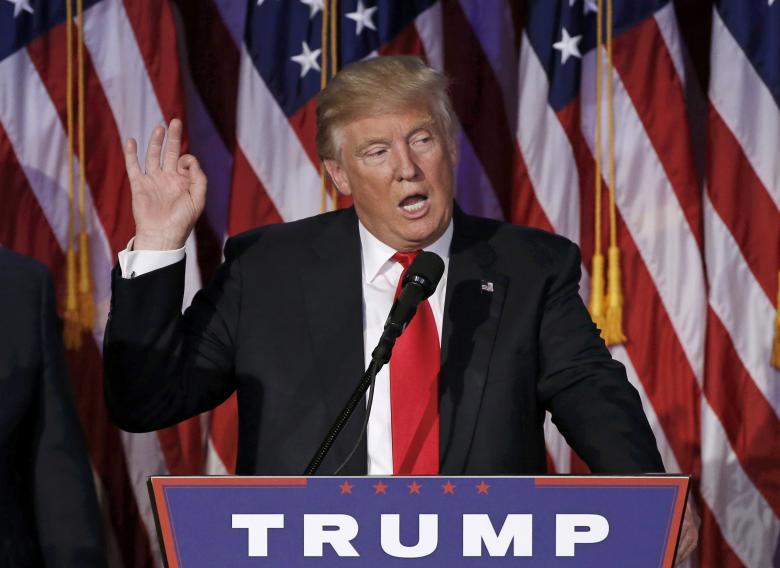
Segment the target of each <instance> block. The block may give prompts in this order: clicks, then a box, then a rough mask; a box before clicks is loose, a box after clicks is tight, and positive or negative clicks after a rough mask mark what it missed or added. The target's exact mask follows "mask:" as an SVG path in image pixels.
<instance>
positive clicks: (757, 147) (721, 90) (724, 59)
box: [709, 9, 780, 209]
mask: <svg viewBox="0 0 780 568" xmlns="http://www.w3.org/2000/svg"><path fill="white" fill-rule="evenodd" d="M712 13H713V16H712V57H711V61H712V65H711V66H710V67H711V72H710V90H709V94H710V100H711V101H712V104H713V106H714V107H715V109H716V110H717V111H718V114H719V115H720V117H721V118H722V119H723V121H724V122H725V123H726V125H727V126H728V128H729V130H731V132H732V133H733V134H734V136H735V137H736V139H737V141H738V142H739V145H740V146H741V147H742V149H743V151H744V152H745V155H746V156H747V159H748V161H749V162H750V165H751V166H752V167H753V170H754V171H755V172H756V175H757V176H758V179H759V180H761V183H762V185H763V186H764V187H765V188H766V190H767V192H768V193H769V195H770V196H771V198H772V200H773V201H774V202H775V205H776V206H777V208H778V209H780V160H779V159H778V157H777V149H778V147H779V146H780V109H778V107H777V104H776V103H775V100H774V99H773V98H772V95H771V93H770V92H769V88H768V87H767V86H766V84H765V83H764V82H763V81H762V80H761V77H759V75H758V73H756V70H755V69H754V68H753V66H752V65H751V63H750V61H749V60H748V59H747V56H746V55H745V53H744V51H742V48H741V47H740V46H739V44H738V43H737V42H736V40H735V39H734V37H733V36H732V35H731V32H729V30H728V29H727V28H726V26H725V24H724V23H723V20H721V18H720V14H718V11H717V10H715V9H713V11H712ZM745 109H750V111H749V112H745Z"/></svg>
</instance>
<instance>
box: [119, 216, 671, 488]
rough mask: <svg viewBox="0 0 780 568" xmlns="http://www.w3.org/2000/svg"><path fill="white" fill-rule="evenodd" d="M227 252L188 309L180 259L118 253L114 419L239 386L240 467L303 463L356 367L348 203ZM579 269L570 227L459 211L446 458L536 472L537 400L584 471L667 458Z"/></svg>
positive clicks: (451, 464)
mask: <svg viewBox="0 0 780 568" xmlns="http://www.w3.org/2000/svg"><path fill="white" fill-rule="evenodd" d="M225 256H226V262H225V264H224V265H223V266H222V267H221V268H220V270H219V272H218V275H217V276H216V278H215V280H214V281H213V282H212V283H211V284H209V286H208V287H206V288H205V289H204V290H203V291H201V292H200V293H199V294H198V295H197V296H196V297H195V299H194V301H193V304H192V306H191V307H190V308H189V309H188V310H187V311H186V312H185V314H184V316H183V317H180V315H179V311H180V306H181V301H182V293H183V286H184V262H183V261H182V262H180V263H178V264H175V265H172V266H169V267H167V268H164V269H160V270H156V271H154V272H152V273H149V274H146V275H143V276H141V277H138V278H134V279H122V278H121V275H120V273H119V269H118V268H117V269H115V271H114V274H113V284H112V285H113V295H112V308H111V316H110V321H109V324H108V328H107V330H106V340H105V349H104V357H105V358H104V361H105V393H106V399H107V402H108V406H109V409H110V411H111V414H112V416H113V417H114V419H115V420H116V422H117V424H118V425H119V426H120V427H122V428H124V429H126V430H130V431H147V430H153V429H157V428H162V427H164V426H169V425H171V424H174V423H176V422H178V421H180V420H182V419H184V418H187V417H189V416H193V415H195V414H197V413H199V412H202V411H205V410H207V409H210V408H212V407H214V406H215V405H217V404H219V403H220V402H222V401H223V400H225V399H226V398H227V397H228V396H229V395H230V394H231V393H232V392H233V391H234V390H237V391H238V405H239V445H238V464H237V465H238V467H237V470H238V472H239V473H242V474H272V475H275V474H300V473H302V472H303V470H304V469H305V467H306V465H307V463H308V461H309V459H310V458H311V456H312V454H313V453H314V452H315V450H316V449H317V447H318V446H319V444H320V442H321V439H322V437H323V436H324V434H325V433H326V432H327V430H328V428H329V427H330V425H331V423H332V421H333V420H334V418H335V417H336V416H337V414H338V413H339V411H340V410H341V408H342V406H343V404H344V403H345V401H346V400H347V399H348V398H349V396H350V394H351V392H352V390H353V389H354V387H355V386H356V384H357V382H358V381H359V378H360V376H361V374H362V372H363V365H364V360H363V322H362V317H361V314H362V305H361V301H362V285H361V281H362V270H361V256H360V238H359V234H358V224H357V216H356V214H355V212H354V210H353V209H348V210H344V211H338V212H335V213H328V214H324V215H319V216H317V217H313V218H309V219H304V220H302V221H298V222H294V223H288V224H284V225H276V226H268V227H263V228H260V229H256V230H254V231H250V232H248V233H245V234H243V235H240V236H237V237H235V238H233V239H231V240H229V241H228V243H227V245H226V248H225ZM579 278H580V255H579V251H578V249H577V247H576V246H575V245H574V244H572V243H571V242H569V241H568V240H566V239H564V238H562V237H559V236H555V235H551V234H548V233H545V232H542V231H538V230H534V229H528V228H522V227H517V226H513V225H509V224H505V223H500V222H497V221H492V220H488V219H480V218H477V217H471V216H467V215H465V214H462V213H460V212H459V211H458V212H457V213H456V216H455V225H454V234H453V242H452V247H451V255H450V263H449V275H448V279H447V292H446V301H445V307H444V324H443V331H442V352H441V358H442V359H441V375H440V395H439V396H440V398H439V401H440V403H439V410H440V421H441V422H440V452H441V456H440V459H441V461H440V464H441V472H442V473H446V474H521V473H528V474H536V473H542V472H544V471H545V467H546V459H545V447H544V438H543V432H542V424H543V421H544V412H545V410H550V411H551V412H552V416H553V419H554V421H555V423H556V424H557V426H558V428H559V429H560V430H561V432H562V433H563V434H564V436H565V437H566V439H567V440H568V442H569V443H570V444H571V445H572V446H573V447H574V449H575V450H576V451H577V452H578V453H579V454H580V455H581V456H582V457H583V459H585V461H586V462H587V463H588V464H589V465H590V467H591V468H592V469H593V471H594V472H615V473H618V472H647V471H656V472H657V471H662V470H663V465H662V463H661V459H660V456H659V454H658V451H657V449H656V445H655V439H654V437H653V434H652V432H651V430H650V428H649V426H648V423H647V420H646V418H645V415H644V413H643V411H642V407H641V404H640V401H639V397H638V396H637V393H636V391H635V390H634V389H633V387H631V385H630V384H629V383H628V381H627V379H626V375H625V370H624V368H623V367H622V365H620V363H618V362H616V361H614V360H612V358H611V357H610V355H609V352H608V351H607V349H606V348H605V346H604V343H603V342H602V340H601V339H600V337H599V335H598V332H597V330H596V328H595V326H594V325H593V323H592V322H591V319H590V317H589V315H588V312H587V310H586V309H585V307H584V306H583V303H582V301H581V299H580V297H579V295H578V285H579ZM488 282H491V283H492V284H493V291H492V292H489V291H487V290H483V283H485V284H487V283H488ZM486 287H488V288H489V286H486ZM371 347H373V346H369V348H371ZM364 413H365V409H364V408H363V405H359V406H358V409H357V411H356V416H355V415H353V417H352V419H351V421H350V422H349V423H348V425H347V427H346V428H345V430H344V432H342V434H341V436H340V438H339V439H338V440H337V441H336V443H335V445H334V447H333V449H332V450H331V452H330V454H329V455H328V457H327V458H326V460H325V462H324V463H323V466H322V467H321V469H320V472H321V473H323V474H327V473H331V472H333V470H334V469H335V467H336V466H337V464H339V463H341V461H342V460H343V459H344V458H345V456H346V454H347V452H348V451H349V449H350V448H351V447H352V445H353V444H354V442H355V440H356V439H357V436H358V433H359V430H360V425H361V422H362V419H363V415H364ZM366 460H367V457H366V444H365V442H363V444H362V446H361V448H360V449H359V451H358V452H357V453H356V454H355V456H354V457H353V459H352V460H351V461H350V464H349V465H348V466H347V467H346V468H345V474H365V473H366V463H367V462H366Z"/></svg>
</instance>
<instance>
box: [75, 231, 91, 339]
mask: <svg viewBox="0 0 780 568" xmlns="http://www.w3.org/2000/svg"><path fill="white" fill-rule="evenodd" d="M79 312H80V319H79V321H81V326H82V327H83V328H84V329H85V330H91V329H92V328H93V327H95V301H94V299H93V298H92V278H91V276H90V272H89V238H88V236H87V233H86V231H85V230H84V229H82V231H81V234H80V235H79Z"/></svg>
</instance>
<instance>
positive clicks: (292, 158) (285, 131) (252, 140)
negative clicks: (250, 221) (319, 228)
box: [237, 44, 320, 221]
mask: <svg viewBox="0 0 780 568" xmlns="http://www.w3.org/2000/svg"><path fill="white" fill-rule="evenodd" d="M240 73H241V77H240V85H241V88H240V89H239V93H238V124H237V137H238V144H239V146H241V148H242V150H243V152H244V155H245V156H246V159H247V161H248V162H249V164H250V165H251V166H252V169H253V170H254V172H255V175H256V176H257V177H258V179H260V181H261V182H262V183H263V186H264V187H265V189H266V191H267V192H268V196H269V197H270V198H271V200H272V201H273V202H274V205H275V206H276V210H277V211H278V212H279V215H281V217H282V219H283V220H285V221H294V220H296V219H302V218H304V217H310V216H312V215H316V214H318V213H320V176H319V172H318V171H317V169H316V168H315V167H314V164H312V162H311V160H310V159H309V156H308V155H307V154H306V151H305V150H304V148H303V146H302V145H301V142H300V140H299V139H298V136H297V135H296V134H295V132H294V131H293V129H292V127H291V126H290V123H289V122H288V120H287V117H286V116H285V115H284V113H283V112H282V109H281V108H280V107H279V105H278V104H277V103H276V99H274V97H273V95H272V94H271V92H270V91H269V90H268V87H267V86H266V84H265V82H264V81H263V79H262V77H260V75H259V74H258V72H257V69H255V66H254V64H253V63H252V60H251V58H250V56H249V52H248V51H247V50H246V46H245V45H243V44H242V46H241V72H240Z"/></svg>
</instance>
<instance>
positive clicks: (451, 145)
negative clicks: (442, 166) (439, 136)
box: [447, 140, 458, 166]
mask: <svg viewBox="0 0 780 568" xmlns="http://www.w3.org/2000/svg"><path fill="white" fill-rule="evenodd" d="M447 151H448V152H449V153H450V159H451V160H452V165H453V166H455V165H457V163H458V144H457V142H456V141H455V140H450V141H449V142H448V143H447Z"/></svg>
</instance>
